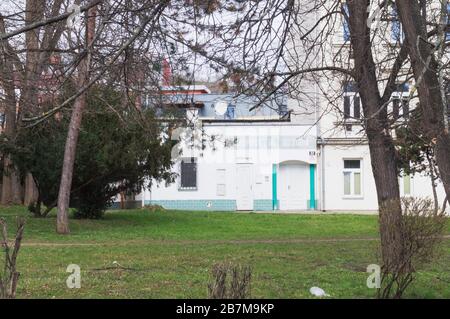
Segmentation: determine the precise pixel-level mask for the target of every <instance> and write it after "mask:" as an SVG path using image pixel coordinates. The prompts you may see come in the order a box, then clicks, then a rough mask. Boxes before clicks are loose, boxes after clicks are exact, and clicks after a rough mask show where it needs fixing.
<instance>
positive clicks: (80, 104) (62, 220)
mask: <svg viewBox="0 0 450 319" xmlns="http://www.w3.org/2000/svg"><path fill="white" fill-rule="evenodd" d="M95 13H96V8H95V7H93V8H91V9H89V10H88V11H87V24H86V49H87V53H86V56H85V57H84V58H83V59H82V61H81V62H80V67H79V73H78V87H80V88H81V87H84V86H85V85H86V84H87V83H88V81H89V65H90V53H89V50H90V48H89V46H90V45H91V42H92V41H93V38H94V30H95ZM86 96H87V94H86V92H85V93H83V94H81V95H80V96H79V97H77V98H76V100H75V103H74V107H73V111H72V117H71V119H70V124H69V131H68V134H67V140H66V147H65V150H64V162H63V169H62V174H61V184H60V187H59V194H58V212H57V218H56V232H57V233H59V234H68V233H69V232H70V230H69V204H70V191H71V188H72V177H73V169H74V164H75V156H76V149H77V143H78V135H79V132H80V126H81V120H82V117H83V110H84V108H85V106H86Z"/></svg>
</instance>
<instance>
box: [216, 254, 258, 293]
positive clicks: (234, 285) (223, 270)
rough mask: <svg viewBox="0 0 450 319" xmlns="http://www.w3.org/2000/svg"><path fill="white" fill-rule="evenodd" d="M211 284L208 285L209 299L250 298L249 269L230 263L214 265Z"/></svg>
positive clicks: (250, 273)
mask: <svg viewBox="0 0 450 319" xmlns="http://www.w3.org/2000/svg"><path fill="white" fill-rule="evenodd" d="M211 275H212V282H211V283H210V284H209V285H208V298H209V299H246V298H250V295H251V294H250V282H251V278H252V271H251V268H250V267H248V266H242V265H233V264H232V263H229V262H227V263H221V264H215V265H214V266H213V268H212V271H211Z"/></svg>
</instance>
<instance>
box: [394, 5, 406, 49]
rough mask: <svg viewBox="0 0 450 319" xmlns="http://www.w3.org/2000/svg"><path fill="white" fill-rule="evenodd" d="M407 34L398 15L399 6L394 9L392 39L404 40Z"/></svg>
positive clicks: (396, 40) (395, 40)
mask: <svg viewBox="0 0 450 319" xmlns="http://www.w3.org/2000/svg"><path fill="white" fill-rule="evenodd" d="M404 37H405V35H404V33H403V30H402V24H401V22H400V18H399V16H398V12H397V8H396V7H394V8H393V9H392V41H394V42H402V41H403V39H404Z"/></svg>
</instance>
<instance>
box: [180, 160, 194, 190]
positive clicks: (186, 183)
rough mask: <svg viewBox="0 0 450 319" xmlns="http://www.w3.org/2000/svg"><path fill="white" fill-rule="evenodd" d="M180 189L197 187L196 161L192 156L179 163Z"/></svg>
mask: <svg viewBox="0 0 450 319" xmlns="http://www.w3.org/2000/svg"><path fill="white" fill-rule="evenodd" d="M180 189H182V190H196V189H197V162H196V159H195V158H194V157H191V158H188V159H186V158H185V159H183V160H181V163H180Z"/></svg>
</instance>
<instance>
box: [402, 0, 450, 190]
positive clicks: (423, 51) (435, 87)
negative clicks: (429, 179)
mask: <svg viewBox="0 0 450 319" xmlns="http://www.w3.org/2000/svg"><path fill="white" fill-rule="evenodd" d="M396 4H397V7H398V11H399V16H400V20H401V22H402V25H403V29H404V32H405V38H406V41H407V45H408V54H409V56H410V58H411V65H412V68H413V71H414V78H415V80H416V86H417V91H418V94H419V100H420V108H421V111H422V112H421V113H422V119H423V128H424V133H425V135H426V136H427V137H428V138H429V139H430V140H432V141H434V142H435V146H436V147H435V150H436V162H437V165H438V167H439V173H440V177H441V180H442V182H443V184H444V188H445V191H446V194H447V196H449V197H450V135H449V132H448V130H447V129H446V126H445V121H446V120H447V119H446V118H445V116H444V114H446V112H445V110H446V107H447V102H446V101H444V100H443V97H442V94H441V91H440V89H441V85H442V83H440V82H439V75H438V65H439V64H438V63H437V61H436V59H435V57H434V53H435V52H433V50H434V49H433V47H432V46H431V45H430V44H429V43H428V42H427V30H426V23H425V21H424V17H423V16H422V15H421V11H420V4H419V3H418V2H417V0H413V1H411V0H396Z"/></svg>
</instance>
